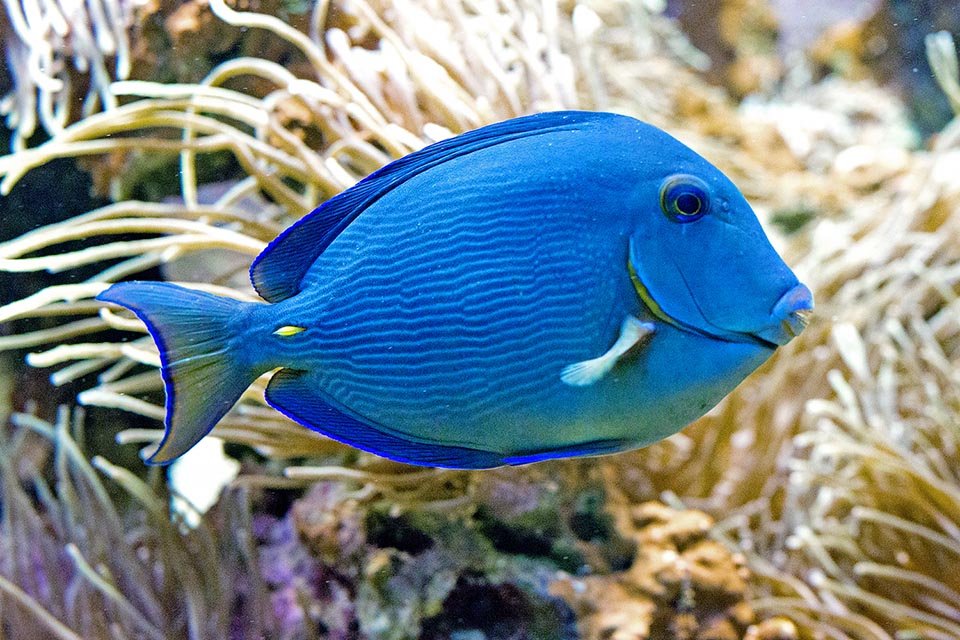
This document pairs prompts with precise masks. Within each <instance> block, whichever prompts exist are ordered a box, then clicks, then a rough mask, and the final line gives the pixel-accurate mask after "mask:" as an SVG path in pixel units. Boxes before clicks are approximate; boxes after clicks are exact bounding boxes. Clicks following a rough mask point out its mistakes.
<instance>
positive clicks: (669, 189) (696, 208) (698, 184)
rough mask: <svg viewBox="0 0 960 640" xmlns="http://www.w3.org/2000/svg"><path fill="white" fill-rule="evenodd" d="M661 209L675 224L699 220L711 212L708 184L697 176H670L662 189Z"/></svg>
mask: <svg viewBox="0 0 960 640" xmlns="http://www.w3.org/2000/svg"><path fill="white" fill-rule="evenodd" d="M660 209H661V210H662V211H663V213H664V215H666V216H667V217H668V218H670V219H671V220H673V221H675V222H693V221H694V220H699V219H700V218H702V217H703V216H705V215H706V214H707V211H709V210H710V196H709V195H708V189H707V185H706V183H705V182H704V181H703V180H701V179H700V178H697V177H696V176H689V175H684V174H679V175H675V176H670V177H669V178H667V179H666V180H664V181H663V186H661V187H660Z"/></svg>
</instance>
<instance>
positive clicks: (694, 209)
mask: <svg viewBox="0 0 960 640" xmlns="http://www.w3.org/2000/svg"><path fill="white" fill-rule="evenodd" d="M701 204H702V203H701V202H700V198H699V197H698V196H697V194H695V193H690V192H687V193H681V194H680V195H679V196H677V211H678V212H679V213H682V214H683V215H685V216H695V215H697V214H698V213H699V212H700V206H701Z"/></svg>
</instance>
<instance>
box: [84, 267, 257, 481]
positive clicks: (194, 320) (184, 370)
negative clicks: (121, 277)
mask: <svg viewBox="0 0 960 640" xmlns="http://www.w3.org/2000/svg"><path fill="white" fill-rule="evenodd" d="M97 300H100V301H102V302H112V303H115V304H118V305H121V306H123V307H126V308H127V309H130V310H131V311H133V312H134V313H135V314H137V317H138V318H140V320H142V321H143V323H144V324H146V325H147V329H148V330H149V331H150V335H151V336H152V337H153V340H154V342H156V343H157V348H158V349H159V350H160V362H161V369H160V372H161V375H162V376H163V384H164V387H165V390H166V394H167V402H166V409H167V415H166V421H165V426H166V433H164V437H163V440H162V441H161V442H160V444H159V446H158V447H157V448H156V449H155V450H154V451H153V452H152V453H151V454H150V455H149V457H148V458H147V462H148V463H151V464H166V463H169V462H173V461H174V460H175V459H176V458H178V457H179V456H181V455H183V454H184V453H186V452H187V450H188V449H190V448H191V447H193V445H195V444H196V443H197V442H199V441H200V439H201V438H203V437H204V436H205V435H207V433H209V432H210V430H211V429H213V427H214V425H215V424H216V423H217V422H218V421H219V420H220V419H221V418H222V417H223V416H224V415H225V414H226V413H227V412H228V411H229V410H230V409H231V408H232V407H233V405H234V404H235V403H236V402H237V400H239V399H240V396H241V394H243V392H244V390H246V388H247V387H248V386H250V384H251V383H252V382H253V381H254V380H255V379H256V377H257V372H255V371H252V370H251V369H250V367H248V366H244V365H243V364H242V363H241V362H238V360H237V354H236V353H235V352H234V350H233V349H232V347H231V344H230V340H231V338H232V337H233V336H231V332H230V331H229V330H228V322H229V321H230V320H231V319H232V318H234V317H236V315H237V313H238V312H239V311H240V309H241V307H242V306H244V305H246V304H249V303H244V302H240V301H238V300H232V299H230V298H224V297H221V296H215V295H212V294H209V293H204V292H202V291H195V290H193V289H186V288H184V287H180V286H177V285H174V284H169V283H166V282H121V283H119V284H115V285H113V286H112V287H110V288H109V289H107V290H106V291H104V292H102V293H101V294H100V295H98V296H97Z"/></svg>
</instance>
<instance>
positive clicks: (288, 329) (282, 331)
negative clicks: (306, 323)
mask: <svg viewBox="0 0 960 640" xmlns="http://www.w3.org/2000/svg"><path fill="white" fill-rule="evenodd" d="M301 331H306V328H305V327H295V326H293V325H290V324H288V325H286V326H283V327H280V328H279V329H277V330H276V331H274V332H273V335H275V336H283V337H284V338H289V337H290V336H295V335H297V334H298V333H300V332H301Z"/></svg>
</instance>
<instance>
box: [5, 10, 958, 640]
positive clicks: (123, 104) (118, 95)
mask: <svg viewBox="0 0 960 640" xmlns="http://www.w3.org/2000/svg"><path fill="white" fill-rule="evenodd" d="M958 32H960V3H957V2H953V1H945V2H933V1H932V0H931V1H928V2H921V1H916V2H907V1H904V0H886V1H881V0H833V1H831V2H827V1H824V0H815V1H814V0H811V1H810V2H806V3H802V4H801V3H793V2H788V1H787V0H713V1H708V2H694V1H693V0H689V1H682V0H676V1H673V0H671V1H668V2H662V1H658V0H644V1H637V0H583V1H581V2H573V1H560V0H497V1H493V0H489V1H487V0H321V1H320V2H317V3H316V4H314V3H311V2H298V1H293V0H263V1H262V2H256V1H243V2H224V1H223V0H212V1H211V2H205V1H197V2H169V1H164V0H150V1H148V0H141V1H133V0H130V1H125V0H112V1H109V0H97V1H93V2H88V3H85V4H80V5H78V4H76V3H68V2H38V1H29V0H23V1H21V2H19V3H18V2H8V3H5V5H4V11H3V12H2V13H0V41H2V43H3V49H4V55H5V60H6V65H5V67H4V68H3V69H2V70H0V95H2V96H3V98H2V101H0V112H2V113H3V114H4V116H5V117H6V127H3V128H0V137H2V138H4V140H3V141H2V142H3V148H4V153H6V152H7V150H9V153H8V154H7V155H3V156H0V176H2V180H0V192H2V195H0V416H2V417H3V429H2V431H0V638H57V639H64V638H71V639H72V638H84V639H87V638H231V639H233V638H236V639H245V638H282V639H299V638H331V639H332V638H337V639H339V638H344V639H346V638H375V639H381V638H382V639H403V638H426V639H441V638H444V639H446V638H449V639H451V640H483V639H491V640H492V639H501V638H502V639H507V638H510V639H515V640H521V639H526V638H530V639H540V638H545V639H546V638H597V639H599V638H604V639H616V640H622V639H628V640H633V639H640V638H664V639H666V638H690V639H694V638H696V639H704V640H706V639H717V640H725V639H727V638H730V639H734V638H736V639H739V638H750V639H752V640H760V639H765V640H780V639H783V640H788V639H794V638H797V639H799V638H803V639H814V638H816V639H819V638H835V639H848V638H849V639H871V640H872V639H879V640H895V639H896V640H907V639H913V638H923V639H933V640H940V639H951V638H953V639H956V638H960V573H958V572H956V571H954V570H953V569H952V567H954V566H958V563H960V449H958V447H960V366H958V365H960V303H958V301H957V300H958V294H960V284H958V281H960V121H958V120H957V119H956V115H957V114H958V113H960V71H958V64H957V49H956V44H955V42H954V40H953V38H952V37H951V35H950V34H951V33H952V34H954V35H956V34H958ZM564 108H578V109H597V110H610V111H616V112H621V113H626V114H629V115H633V116H635V117H638V118H640V119H642V120H645V121H647V122H650V123H651V124H654V125H657V126H659V127H661V128H663V129H665V130H667V131H668V132H670V133H671V134H673V135H675V136H677V137H678V138H679V139H681V140H682V141H683V142H684V143H686V144H688V145H690V146H691V147H693V148H694V149H695V150H697V151H698V152H700V153H701V154H702V155H704V156H705V157H706V158H707V159H708V160H710V161H711V162H712V163H714V164H716V165H717V166H718V167H719V168H720V169H722V170H723V171H724V172H725V173H727V175H729V176H730V177H731V179H732V180H733V181H734V182H735V183H736V184H737V185H738V187H740V189H741V190H742V191H743V192H744V194H745V195H746V196H747V198H748V200H750V202H751V204H752V205H753V206H754V208H755V210H756V211H757V214H758V216H759V217H760V219H761V222H762V223H763V224H764V227H765V229H766V230H767V232H768V234H769V235H770V236H771V239H772V241H773V242H774V244H775V246H776V247H777V249H778V250H779V251H780V252H781V253H782V255H783V256H784V258H785V260H786V261H787V263H788V264H790V265H791V267H792V268H794V270H795V271H796V272H797V274H798V276H800V278H801V280H803V281H804V282H806V283H807V284H808V285H810V287H811V289H813V291H814V294H815V296H816V299H817V310H816V315H815V317H814V318H813V320H812V322H811V324H810V326H809V327H808V328H807V330H806V331H805V332H804V333H803V334H802V335H801V336H800V337H799V338H797V339H796V340H794V341H793V342H791V343H790V344H789V345H788V346H787V347H785V348H781V349H780V350H779V351H778V352H777V354H776V355H775V356H774V357H773V359H772V360H771V361H770V362H768V363H767V364H766V365H764V366H763V367H762V368H761V369H760V370H759V371H758V372H756V373H755V374H753V375H752V376H751V377H750V378H748V379H747V380H746V381H745V382H744V383H743V384H741V385H740V387H738V389H737V390H736V391H734V392H733V393H732V394H731V395H730V396H729V397H727V398H726V399H725V400H724V401H723V402H722V403H721V404H720V405H719V406H718V407H717V408H715V409H714V410H712V411H711V412H710V413H709V414H708V415H707V416H705V417H704V418H702V419H701V420H699V421H697V422H696V423H695V424H693V425H691V426H690V427H688V428H687V429H685V430H683V431H682V432H681V433H679V434H677V435H675V436H673V437H672V438H670V439H668V440H666V441H663V442H660V443H657V444H655V445H653V446H651V447H648V448H646V449H643V450H640V451H636V452H631V453H623V454H618V455H615V456H607V457H602V458H593V459H581V460H567V461H550V462H543V463H538V464H535V465H530V466H524V467H517V468H503V469H496V470H492V471H481V472H466V471H456V470H439V469H437V470H434V469H423V468H417V467H410V466H405V465H402V464H398V463H394V462H390V461H388V460H384V459H381V458H377V457H374V456H371V455H368V454H364V453H360V452H357V451H356V450H353V449H351V448H349V447H346V446H344V445H341V444H339V443H336V442H333V441H330V440H327V439H325V438H323V437H321V436H319V435H317V434H315V433H313V432H311V431H308V430H306V429H303V428H302V427H299V426H297V425H295V424H293V423H291V422H289V421H287V420H286V419H284V418H283V417H282V416H280V415H279V414H277V413H276V412H274V411H272V410H271V409H269V407H267V406H266V404H265V403H264V400H263V388H264V381H263V380H261V381H259V382H258V383H257V384H255V385H254V387H252V388H251V389H250V390H248V392H247V393H246V394H245V395H244V397H243V399H242V400H241V402H240V403H239V404H238V406H237V407H235V408H234V410H233V411H232V412H231V413H230V414H229V415H228V416H227V418H226V419H225V420H224V421H223V422H221V423H220V424H219V425H218V426H217V428H216V429H215V430H214V432H213V435H214V436H218V437H219V438H220V439H221V441H222V442H225V443H226V444H225V445H220V444H218V441H215V440H211V439H208V440H209V442H210V445H209V446H208V447H207V446H205V447H204V448H203V450H201V451H198V454H197V456H195V457H192V459H191V458H190V457H185V458H184V460H183V462H182V463H177V465H175V466H174V467H171V468H170V469H169V473H168V470H167V469H164V468H157V467H146V466H145V465H144V464H143V463H142V461H141V460H140V459H139V457H138V450H139V449H140V448H141V447H142V446H144V445H146V444H149V443H151V442H154V441H155V440H156V439H157V438H158V437H159V436H160V434H161V433H162V429H161V422H160V421H161V420H162V417H163V387H162V383H161V379H160V376H159V373H158V371H157V365H158V364H159V359H158V356H157V353H156V351H155V349H154V347H153V343H152V341H151V340H150V339H149V337H148V336H146V334H145V329H144V328H143V326H142V325H141V324H140V323H139V322H138V321H136V320H135V319H134V318H133V317H132V316H130V315H121V314H120V313H118V312H111V311H108V310H103V309H102V308H101V307H102V305H101V304H100V303H98V302H96V301H94V300H93V296H95V295H96V294H97V293H99V292H100V291H101V290H103V289H104V288H105V286H106V284H105V283H107V282H111V281H115V280H117V279H122V278H125V277H130V276H134V275H136V277H139V278H144V279H160V278H165V279H169V280H176V281H183V282H196V283H206V284H207V285H208V287H209V288H210V289H211V290H215V291H218V292H221V293H226V294H229V295H233V296H235V297H240V298H244V299H254V294H253V292H252V290H251V289H250V286H249V282H248V279H247V275H246V269H247V267H248V266H249V263H250V261H251V260H252V259H253V258H254V257H255V256H256V255H257V254H258V253H259V252H260V251H261V250H262V249H263V247H264V246H265V244H266V243H267V242H269V241H270V240H271V239H272V238H273V237H275V236H276V235H277V234H278V233H279V232H280V231H281V230H283V229H284V228H286V227H287V226H288V225H289V224H290V223H292V222H293V221H294V220H296V219H298V218H299V217H301V216H303V215H304V214H306V213H307V212H309V211H310V210H312V209H313V208H314V207H315V206H316V205H317V204H319V203H320V202H322V201H324V200H326V199H327V198H329V197H331V196H333V195H334V194H336V193H338V192H340V191H342V190H343V189H345V188H347V187H348V186H350V185H352V184H353V183H354V182H356V181H357V180H358V179H360V178H361V177H363V176H365V175H367V174H369V173H371V172H372V171H374V170H376V169H377V168H379V167H381V166H383V165H385V164H386V163H388V162H389V161H390V160H392V159H394V158H397V157H400V156H402V155H404V154H406V153H409V152H410V151H413V150H415V149H418V148H420V147H422V146H423V145H425V144H427V143H429V142H432V141H435V140H438V139H442V138H445V137H448V136H449V135H452V134H456V133H460V132H462V131H465V130H469V129H473V128H476V127H479V126H482V125H484V124H488V123H491V122H495V121H499V120H503V119H505V118H509V117H513V116H518V115H522V114H526V113H533V112H538V111H546V110H553V109H564ZM131 336H132V337H131ZM205 442H206V441H205ZM224 452H225V453H224ZM221 486H224V487H225V488H224V489H223V492H222V493H220V495H219V500H216V497H217V494H218V493H219V490H220V487H221ZM203 489H206V490H207V493H209V494H210V495H203V491H202V490H203ZM201 503H202V504H201ZM210 503H213V504H212V506H209V510H207V511H206V512H205V513H201V512H203V511H204V510H205V509H206V508H207V505H209V504H210Z"/></svg>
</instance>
